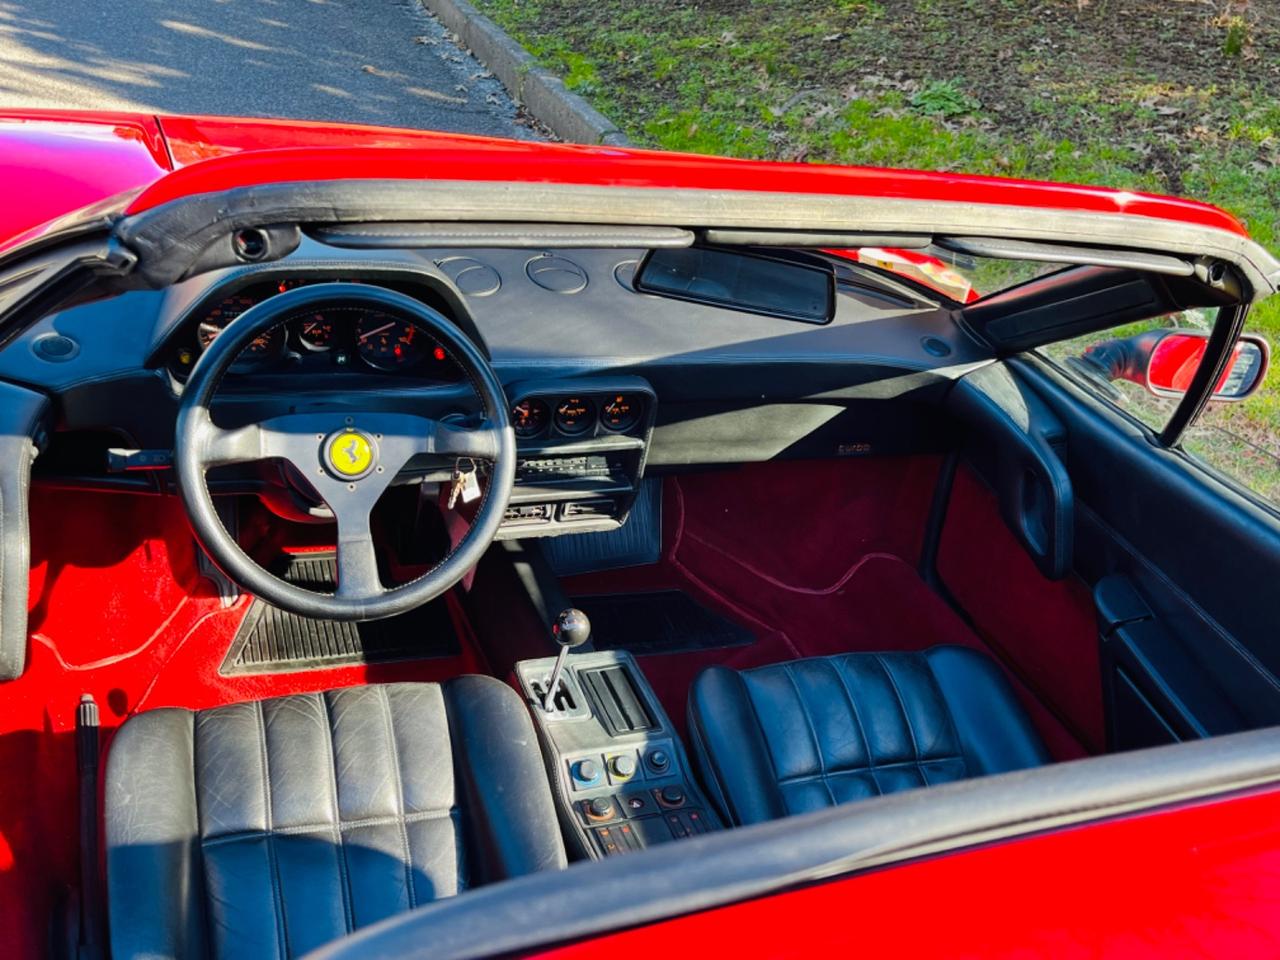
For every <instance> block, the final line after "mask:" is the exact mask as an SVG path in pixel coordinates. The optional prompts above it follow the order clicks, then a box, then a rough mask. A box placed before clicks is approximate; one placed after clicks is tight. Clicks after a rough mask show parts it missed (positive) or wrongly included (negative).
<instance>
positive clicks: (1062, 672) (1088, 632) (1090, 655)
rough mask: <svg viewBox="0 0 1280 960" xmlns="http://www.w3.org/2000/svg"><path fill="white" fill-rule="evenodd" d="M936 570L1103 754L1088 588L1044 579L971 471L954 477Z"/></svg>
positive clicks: (1028, 678)
mask: <svg viewBox="0 0 1280 960" xmlns="http://www.w3.org/2000/svg"><path fill="white" fill-rule="evenodd" d="M938 572H939V574H940V575H941V577H942V582H943V583H945V584H946V586H947V588H948V589H949V590H950V591H951V594H952V596H954V597H955V599H956V601H957V602H958V603H959V604H960V607H961V609H963V610H964V611H965V612H966V613H967V614H968V615H969V616H970V617H971V618H972V620H973V623H974V625H975V626H976V627H977V629H978V632H979V633H980V634H981V636H982V639H983V641H984V642H985V643H986V644H988V645H989V646H990V647H991V648H992V649H994V650H996V651H997V652H998V654H999V656H1000V659H1001V660H1003V661H1004V662H1005V663H1006V664H1007V665H1008V666H1009V667H1010V668H1011V669H1012V670H1013V672H1014V673H1016V674H1017V675H1018V676H1019V677H1020V678H1021V679H1022V681H1023V682H1024V683H1025V684H1026V685H1027V687H1029V688H1030V689H1031V691H1032V692H1033V693H1034V695H1035V697H1036V699H1037V700H1038V701H1043V702H1044V703H1046V704H1049V705H1050V706H1052V707H1053V709H1054V710H1055V711H1056V712H1057V714H1058V716H1060V717H1062V718H1064V719H1065V720H1066V721H1067V723H1068V724H1069V725H1070V728H1071V731H1072V733H1073V735H1074V736H1075V737H1076V738H1077V739H1079V740H1080V741H1081V742H1083V743H1084V745H1085V746H1086V747H1087V748H1088V749H1089V751H1090V752H1095V753H1099V752H1101V751H1102V750H1103V748H1104V741H1105V736H1104V732H1103V718H1102V679H1101V677H1102V674H1101V669H1102V668H1101V666H1100V665H1099V661H1098V626H1097V620H1096V614H1095V612H1094V607H1093V598H1092V597H1091V596H1090V595H1089V589H1088V588H1087V587H1086V586H1085V585H1084V583H1083V582H1081V581H1080V580H1079V579H1077V578H1075V577H1074V576H1072V577H1068V578H1067V579H1065V580H1047V579H1045V578H1044V576H1043V575H1041V573H1040V570H1039V569H1038V568H1037V567H1036V565H1035V562H1034V561H1033V560H1032V559H1031V557H1030V555H1028V553H1027V552H1026V550H1024V549H1023V548H1022V546H1021V544H1019V543H1018V541H1017V540H1015V539H1014V536H1013V534H1012V533H1010V531H1009V528H1008V527H1007V526H1005V522H1004V520H1003V519H1002V518H1001V516H1000V509H999V506H998V504H997V502H996V498H995V495H994V494H993V493H992V492H991V491H990V490H989V489H988V488H987V487H986V486H985V485H984V484H983V483H982V481H981V480H979V479H978V477H977V475H976V474H974V473H973V471H972V470H971V469H969V468H968V467H962V468H961V469H960V470H959V471H957V473H956V479H955V486H954V488H953V489H952V494H951V501H950V503H949V504H948V507H947V519H946V524H945V525H944V526H943V530H942V542H941V544H940V547H939V551H938ZM1044 732H1045V731H1044V730H1043V729H1042V730H1041V733H1042V734H1043V733H1044Z"/></svg>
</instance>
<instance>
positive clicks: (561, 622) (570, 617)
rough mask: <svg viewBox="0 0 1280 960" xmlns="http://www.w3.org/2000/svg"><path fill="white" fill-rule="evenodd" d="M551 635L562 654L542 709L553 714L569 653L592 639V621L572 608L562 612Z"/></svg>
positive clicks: (558, 658)
mask: <svg viewBox="0 0 1280 960" xmlns="http://www.w3.org/2000/svg"><path fill="white" fill-rule="evenodd" d="M551 634H552V636H554V637H555V640H556V643H558V644H560V653H559V655H558V656H557V657H556V665H555V668H554V669H553V670H552V671H551V681H550V682H549V683H548V684H547V693H546V696H545V697H544V698H543V701H542V709H543V710H545V711H546V712H547V713H551V712H552V707H553V705H554V704H555V702H556V690H558V689H559V688H560V675H561V674H562V673H564V662H565V660H566V659H568V657H569V651H570V650H572V649H573V648H574V647H580V646H582V645H583V644H584V643H586V642H587V641H588V640H590V639H591V621H590V620H589V619H587V615H586V614H585V613H583V612H582V611H581V610H577V609H575V608H573V607H570V608H569V609H568V610H562V611H561V612H560V615H559V616H558V617H556V622H555V623H554V624H552V625H551Z"/></svg>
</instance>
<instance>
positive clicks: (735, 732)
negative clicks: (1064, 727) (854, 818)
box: [689, 647, 1049, 825]
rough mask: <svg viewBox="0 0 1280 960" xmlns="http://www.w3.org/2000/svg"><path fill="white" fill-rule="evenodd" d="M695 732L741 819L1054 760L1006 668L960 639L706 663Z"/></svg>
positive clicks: (692, 705) (719, 790)
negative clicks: (742, 663)
mask: <svg viewBox="0 0 1280 960" xmlns="http://www.w3.org/2000/svg"><path fill="white" fill-rule="evenodd" d="M689 735H690V738H691V740H692V744H693V748H694V754H695V757H696V758H697V762H698V764H699V765H700V767H701V769H702V773H703V777H704V780H705V781H706V784H707V787H708V789H709V790H710V791H711V794H712V796H713V797H714V798H715V799H716V801H717V802H718V803H719V805H720V807H721V810H722V812H723V813H724V814H725V815H726V816H727V818H728V820H729V822H730V823H733V824H735V825H745V824H751V823H760V822H763V821H765V820H773V819H776V818H778V817H784V816H789V815H791V814H797V813H808V812H810V811H813V810H821V809H823V808H825V807H831V806H835V805H837V804H842V803H849V802H851V801H854V800H861V799H864V798H867V797H874V796H879V795H881V794H886V793H896V792H897V791H899V790H907V789H911V788H913V787H927V786H934V785H936V784H941V783H950V782H952V781H954V780H963V779H965V778H966V777H977V776H983V775H986V774H992V773H1003V772H1006V771H1009V770H1021V769H1023V768H1026V767H1034V766H1038V765H1040V764H1043V763H1048V762H1049V754H1048V751H1047V750H1046V749H1045V747H1044V744H1043V743H1042V742H1041V740H1040V738H1039V736H1038V735H1037V734H1036V731H1035V729H1034V728H1033V727H1032V725H1031V721H1030V720H1029V719H1028V717H1027V715H1026V713H1025V712H1024V711H1023V709H1022V707H1021V706H1020V705H1019V704H1018V701H1017V699H1016V697H1015V696H1014V693H1013V690H1012V689H1011V688H1010V686H1009V684H1008V682H1007V681H1006V680H1005V677H1004V676H1003V674H1001V672H1000V669H999V668H998V667H997V666H996V664H995V663H994V662H993V661H992V660H991V659H990V658H988V657H986V656H983V655H982V654H980V653H977V652H975V651H973V650H969V649H966V648H963V647H934V648H933V649H931V650H926V651H924V652H920V653H849V654H840V655H837V656H831V657H814V658H812V659H807V660H794V661H790V662H787V663H779V664H773V665H770V666H766V667H759V668H757V669H754V670H745V671H742V672H739V671H736V670H731V669H729V668H727V667H720V666H716V667H709V668H708V669H706V670H704V671H703V672H702V673H701V674H699V675H698V677H697V679H696V680H694V682H693V686H692V688H691V690H690V694H689Z"/></svg>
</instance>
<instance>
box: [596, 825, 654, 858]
mask: <svg viewBox="0 0 1280 960" xmlns="http://www.w3.org/2000/svg"><path fill="white" fill-rule="evenodd" d="M591 832H592V833H593V834H595V838H596V845H597V846H599V847H600V852H601V853H603V854H604V855H605V856H606V857H613V856H616V855H618V854H620V853H628V852H629V851H631V850H640V849H642V848H643V847H642V844H641V843H640V838H639V837H637V836H636V833H635V831H634V830H633V829H632V828H631V824H629V823H620V824H618V825H616V826H612V827H596V828H595V829H594V830H592V831H591Z"/></svg>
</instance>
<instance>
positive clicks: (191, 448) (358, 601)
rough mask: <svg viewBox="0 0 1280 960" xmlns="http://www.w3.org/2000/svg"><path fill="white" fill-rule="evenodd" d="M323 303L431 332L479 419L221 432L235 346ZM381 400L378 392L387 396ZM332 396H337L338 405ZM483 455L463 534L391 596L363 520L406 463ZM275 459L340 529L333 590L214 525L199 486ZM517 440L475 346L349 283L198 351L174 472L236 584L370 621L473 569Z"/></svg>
mask: <svg viewBox="0 0 1280 960" xmlns="http://www.w3.org/2000/svg"><path fill="white" fill-rule="evenodd" d="M320 305H323V306H324V308H326V309H328V310H333V309H335V308H338V309H341V308H355V309H362V308H363V309H373V310H377V311H379V312H381V313H385V314H388V315H390V316H392V317H395V318H397V319H403V320H405V321H407V322H409V323H412V324H414V325H415V326H417V327H420V328H422V330H423V331H424V332H426V333H428V334H430V335H431V336H432V337H433V338H435V340H436V341H437V342H438V343H440V345H442V346H443V347H444V348H445V349H446V350H447V351H448V353H449V355H450V356H451V357H452V358H453V359H454V361H456V362H457V364H458V365H459V366H460V367H461V368H462V370H463V372H464V373H465V374H466V376H467V379H468V380H470V382H471V386H472V388H473V389H474V390H475V392H476V394H477V395H478V396H479V398H480V402H481V405H482V407H483V411H484V420H483V422H482V423H481V425H480V426H478V427H475V428H467V427H462V426H459V425H455V424H451V423H446V422H443V421H440V420H432V419H428V418H426V417H423V416H418V415H416V414H412V413H399V412H376V411H371V412H368V413H356V412H352V411H351V410H349V409H346V408H343V409H339V410H317V411H316V412H303V413H290V414H286V415H283V416H277V417H271V418H269V419H265V420H262V421H260V422H258V423H255V424H251V425H249V426H244V427H239V428H236V429H224V428H222V427H219V426H217V425H216V424H215V423H214V422H213V418H212V417H211V416H210V413H209V407H210V402H211V401H212V399H213V397H214V395H215V394H216V393H217V391H218V386H219V384H220V383H221V381H222V378H223V376H224V375H225V374H226V373H227V371H228V370H229V369H230V368H231V366H232V364H234V363H235V362H236V360H237V359H238V358H239V356H240V353H241V351H242V350H243V349H244V348H245V347H247V346H249V344H251V343H252V342H253V341H254V340H255V339H256V338H257V337H260V336H262V335H263V334H265V333H267V332H268V331H269V330H271V329H272V328H274V327H275V326H277V325H278V324H282V323H287V322H288V321H289V320H291V319H294V318H297V317H300V316H304V315H310V314H314V313H315V312H316V310H317V309H318V308H319V307H320ZM386 396H387V395H386V394H384V395H383V399H384V400H385V398H386ZM335 399H337V398H335ZM419 454H436V455H439V456H441V457H444V458H453V459H454V460H455V462H457V461H462V460H487V461H489V462H490V464H491V466H490V470H489V476H488V483H487V485H486V489H485V491H484V495H483V497H482V499H481V500H480V502H479V505H478V507H477V510H476V513H475V516H474V518H473V519H472V521H471V526H470V529H469V530H468V531H467V533H466V534H465V535H464V536H463V537H462V539H461V540H460V541H459V542H458V543H457V544H456V545H455V546H454V548H453V549H452V550H451V551H449V553H448V555H447V556H446V557H445V558H444V559H443V560H441V561H440V563H438V564H437V565H436V566H435V567H434V568H432V569H431V570H429V571H428V572H427V573H425V574H423V575H422V576H420V577H418V578H417V579H416V580H413V581H411V582H409V583H405V584H402V585H400V586H397V587H393V588H390V589H387V588H385V587H383V585H382V581H381V580H380V578H379V576H378V561H377V556H376V554H375V552H374V545H373V535H372V532H371V530H370V521H369V515H370V512H371V511H372V510H373V506H374V504H375V503H377V502H378V498H379V497H380V496H381V495H382V493H383V491H385V490H386V489H387V487H388V486H390V484H391V482H392V480H394V479H395V477H396V474H397V473H399V472H400V471H401V470H402V469H403V468H404V467H405V465H406V464H407V463H408V462H409V460H410V458H412V457H414V456H417V455H419ZM271 458H279V459H282V460H285V461H287V462H288V463H290V464H292V465H293V466H294V467H295V468H296V469H297V470H299V471H300V472H301V473H302V475H303V476H305V477H307V478H308V479H309V480H310V481H311V483H312V484H313V485H314V486H315V488H316V491H317V492H318V493H319V494H320V496H321V497H322V498H323V499H324V502H325V503H326V504H328V506H329V508H330V509H331V510H332V511H333V515H334V518H335V519H336V520H337V524H338V559H337V568H338V582H337V589H336V590H335V591H334V593H332V594H322V593H315V592H313V591H311V590H306V589H304V588H302V587H299V586H296V585H295V584H292V583H289V582H287V581H285V580H283V579H281V578H279V577H277V576H276V575H274V574H272V573H270V572H269V571H268V570H266V569H265V568H264V567H262V566H260V565H259V564H258V563H256V562H255V561H254V560H252V559H250V557H249V556H248V554H246V553H245V552H244V551H243V550H242V549H241V548H240V546H239V545H238V544H237V543H236V541H235V539H234V538H233V537H232V536H231V535H230V534H229V533H228V532H227V530H226V528H225V527H224V526H223V525H222V522H221V521H220V520H219V519H218V515H217V512H216V511H215V509H214V505H213V498H212V497H211V496H210V494H209V487H208V484H207V482H206V479H205V474H206V472H207V471H208V470H209V469H210V468H211V467H216V466H222V465H225V464H234V463H249V462H252V461H256V460H266V459H271ZM515 465H516V441H515V433H514V431H513V430H512V429H511V422H510V420H509V418H508V415H507V402H506V396H505V394H504V393H503V390H502V384H501V383H500V382H499V380H498V377H497V375H496V374H495V373H494V371H493V368H492V367H491V366H490V365H489V362H488V360H486V359H485V357H484V355H483V354H482V353H481V352H480V350H479V348H478V347H477V346H476V345H475V344H474V343H473V342H472V341H471V340H470V339H469V338H468V337H467V336H466V335H465V334H463V333H462V331H461V330H459V329H458V328H457V327H456V326H455V325H454V324H453V323H452V322H451V321H449V320H448V319H447V318H446V317H444V316H443V315H442V314H440V313H438V312H436V311H435V310H433V309H431V308H430V307H428V306H426V305H425V304H422V303H420V302H418V301H417V300H414V299H413V298H411V297H408V296H405V295H404V294H401V293H397V292H395V291H392V290H387V289H384V288H382V287H375V286H366V285H364V284H353V283H324V284H316V285H313V286H306V287H299V288H297V289H294V290H290V291H287V292H285V293H281V294H278V295H277V296H274V297H271V298H270V299H269V300H264V301H263V302H262V303H259V304H257V305H256V306H253V307H251V308H250V309H248V310H246V311H245V312H244V313H243V314H241V315H240V316H238V317H237V318H236V319H234V320H233V321H232V322H231V323H229V324H228V325H227V326H226V327H225V328H224V329H223V330H222V331H221V332H220V333H219V334H218V336H217V338H216V339H215V340H214V341H213V342H212V343H211V344H210V345H209V346H208V347H207V348H206V349H205V351H204V353H203V354H202V355H201V357H200V359H199V360H198V361H197V362H196V365H195V367H194V369H193V370H192V371H191V376H190V378H189V379H188V380H187V385H186V389H185V391H184V392H183V394H182V401H181V405H180V407H179V409H178V419H177V428H176V437H175V444H174V469H175V470H176V472H177V476H178V489H179V491H180V492H181V494H182V500H183V503H184V504H185V505H186V509H187V515H188V517H189V518H190V522H191V526H192V529H193V530H194V531H195V534H196V537H197V539H198V540H199V541H200V543H201V545H202V546H203V547H204V549H205V551H206V552H207V553H208V554H209V557H210V559H212V560H213V562H214V563H215V564H217V566H218V567H219V568H220V569H221V570H222V571H223V572H224V573H225V574H226V575H227V576H228V577H229V578H230V579H231V580H232V581H234V582H235V583H237V584H238V585H239V586H240V587H241V588H242V589H244V590H246V591H247V592H249V593H252V594H254V595H256V596H258V597H261V598H262V599H264V600H266V601H268V602H269V603H272V604H274V605H275V606H277V607H280V608H282V609H284V610H288V611H290V612H292V613H296V614H299V615H301V616H305V617H315V618H323V619H329V620H376V619H378V618H381V617H390V616H394V615H395V614H398V613H403V612H405V611H406V610H411V609H413V608H414V607H418V606H421V605H422V604H424V603H427V602H428V601H430V600H434V599H435V598H436V597H438V596H440V595H441V594H442V593H444V592H445V591H446V590H448V589H449V588H450V587H452V586H453V585H454V584H455V583H457V582H458V581H459V580H461V579H462V578H463V576H465V575H466V573H467V572H468V571H469V570H470V569H471V568H472V567H474V566H475V565H476V563H477V562H478V561H479V560H480V557H481V556H482V555H483V554H484V551H485V550H486V549H487V548H488V546H489V544H490V543H491V542H492V541H493V538H494V535H495V534H496V533H497V530H498V526H499V524H501V522H502V516H503V513H504V512H505V511H506V507H507V501H508V500H509V499H510V496H511V488H512V485H513V483H514V480H515Z"/></svg>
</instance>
